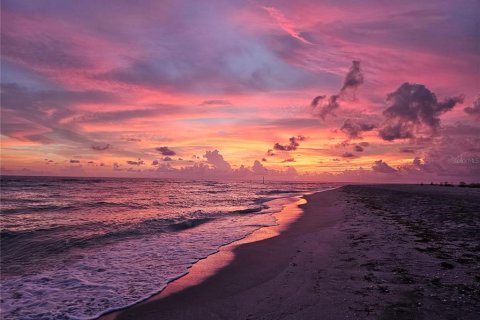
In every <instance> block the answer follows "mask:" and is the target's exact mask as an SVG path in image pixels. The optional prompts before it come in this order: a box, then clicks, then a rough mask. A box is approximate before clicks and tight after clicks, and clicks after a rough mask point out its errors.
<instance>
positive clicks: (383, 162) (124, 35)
mask: <svg viewBox="0 0 480 320" xmlns="http://www.w3.org/2000/svg"><path fill="white" fill-rule="evenodd" d="M479 15H480V2H479V1H478V0H462V1H453V0H450V1H442V0H430V1H428V0H427V1H418V0H415V1H410V0H405V1H373V0H365V1H358V0H325V1H314V0H298V1H287V0H284V1H254V0H251V1H247V0H243V1H237V0H231V1H225V0H224V1H194V0H188V1H183V0H175V1H98V0H97V1H49V0H42V1H22V0H15V1H10V0H3V1H2V8H1V45H2V47H1V57H2V61H1V68H2V69H1V86H2V88H1V99H2V100H1V104H2V110H1V139H2V155H1V167H2V174H27V175H36V174H41V175H72V176H77V175H79V176H131V177H137V176H138V177H147V176H148V177H187V178H188V177H213V178H214V177H233V178H235V177H236V178H249V177H255V176H258V175H266V176H270V177H272V178H279V179H280V178H296V179H302V178H305V179H320V180H321V179H325V180H351V181H356V180H360V181H363V180H365V181H367V180H372V181H373V180H382V181H383V180H392V181H393V180H408V181H420V180H422V179H428V182H430V180H435V181H453V180H465V181H474V180H478V179H480V98H479V94H480V76H479V74H480V40H479V39H480V25H479V24H480V20H479V18H478V17H479ZM425 182H427V180H425Z"/></svg>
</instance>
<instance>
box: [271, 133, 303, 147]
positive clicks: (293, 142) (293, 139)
mask: <svg viewBox="0 0 480 320" xmlns="http://www.w3.org/2000/svg"><path fill="white" fill-rule="evenodd" d="M289 140H290V143H289V144H288V145H281V144H279V143H278V142H277V143H275V145H274V146H273V149H274V150H278V151H293V150H297V148H298V147H299V146H300V143H299V142H300V141H304V140H305V137H304V136H302V135H299V136H296V137H291V138H290V139H289Z"/></svg>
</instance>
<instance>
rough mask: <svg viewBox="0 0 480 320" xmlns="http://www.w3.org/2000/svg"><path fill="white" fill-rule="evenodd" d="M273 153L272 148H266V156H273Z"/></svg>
mask: <svg viewBox="0 0 480 320" xmlns="http://www.w3.org/2000/svg"><path fill="white" fill-rule="evenodd" d="M274 155H275V153H274V152H273V149H268V150H267V156H269V157H273V156H274Z"/></svg>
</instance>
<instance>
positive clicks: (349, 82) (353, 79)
mask: <svg viewBox="0 0 480 320" xmlns="http://www.w3.org/2000/svg"><path fill="white" fill-rule="evenodd" d="M363 80H364V77H363V73H362V71H361V70H360V61H352V66H351V67H350V71H348V73H347V75H346V76H345V80H344V82H343V86H342V89H341V90H340V92H343V91H345V90H348V89H353V90H356V89H357V88H358V87H359V86H360V85H361V84H362V83H363Z"/></svg>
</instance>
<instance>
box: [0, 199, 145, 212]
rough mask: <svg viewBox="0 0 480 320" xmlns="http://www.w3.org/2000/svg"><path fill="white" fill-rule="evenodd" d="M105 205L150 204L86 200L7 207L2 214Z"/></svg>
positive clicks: (122, 206)
mask: <svg viewBox="0 0 480 320" xmlns="http://www.w3.org/2000/svg"><path fill="white" fill-rule="evenodd" d="M17 202H27V201H17ZM105 207H115V208H126V209H147V208H149V206H146V205H143V204H140V203H134V202H130V203H119V202H108V201H96V202H86V203H71V204H67V205H63V206H62V205H34V206H23V207H17V208H7V209H2V210H1V213H2V214H21V213H32V212H45V211H54V212H57V211H66V210H81V209H86V208H105Z"/></svg>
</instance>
